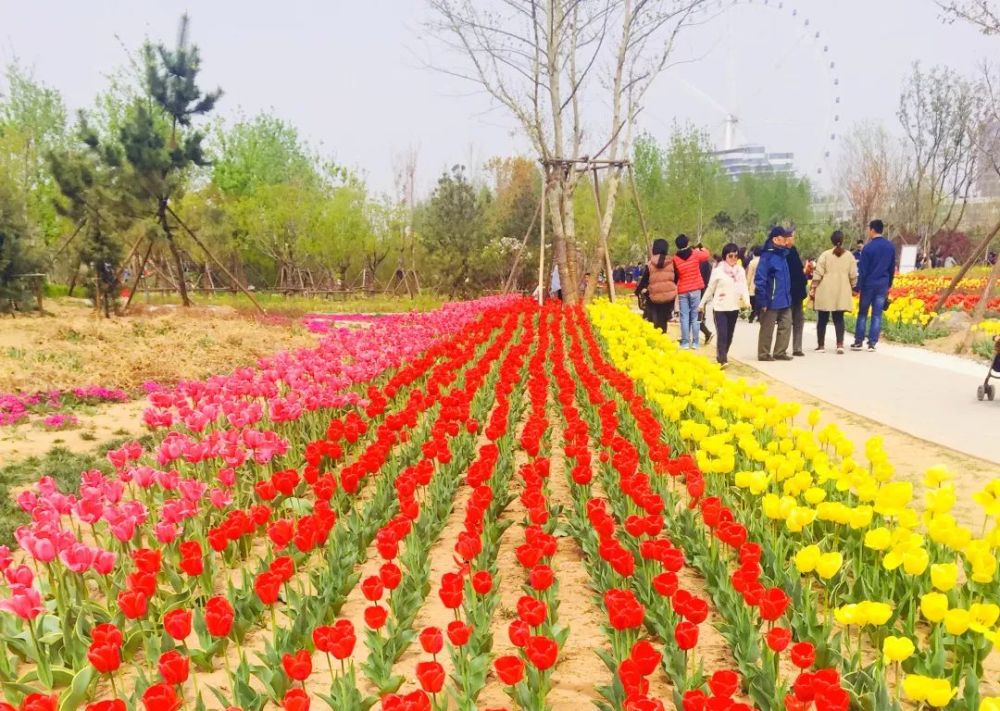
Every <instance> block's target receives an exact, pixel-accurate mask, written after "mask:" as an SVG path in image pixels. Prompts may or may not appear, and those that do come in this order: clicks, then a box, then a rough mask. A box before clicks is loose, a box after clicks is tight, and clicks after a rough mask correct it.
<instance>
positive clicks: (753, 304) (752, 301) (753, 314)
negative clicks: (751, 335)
mask: <svg viewBox="0 0 1000 711" xmlns="http://www.w3.org/2000/svg"><path fill="white" fill-rule="evenodd" d="M755 318H756V319H759V318H760V314H759V313H758V312H757V297H756V296H753V295H751V296H750V315H749V316H747V323H753V320H754V319H755Z"/></svg>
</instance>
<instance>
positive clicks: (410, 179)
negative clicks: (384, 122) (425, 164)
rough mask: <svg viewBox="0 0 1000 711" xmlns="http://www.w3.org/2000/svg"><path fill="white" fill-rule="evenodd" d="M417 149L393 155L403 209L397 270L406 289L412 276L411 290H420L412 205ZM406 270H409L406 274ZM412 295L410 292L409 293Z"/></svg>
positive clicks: (397, 189) (397, 187)
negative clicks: (408, 264)
mask: <svg viewBox="0 0 1000 711" xmlns="http://www.w3.org/2000/svg"><path fill="white" fill-rule="evenodd" d="M418 152H419V151H418V149H417V148H414V147H412V146H411V147H410V148H408V149H407V150H405V151H403V152H402V153H400V154H398V155H396V156H394V158H393V168H394V171H395V183H396V193H397V196H398V198H399V200H400V202H401V203H402V204H403V206H404V209H405V218H404V225H403V241H402V244H401V245H400V255H399V265H398V267H397V272H399V271H402V272H403V279H404V281H405V283H406V288H407V290H409V289H410V282H409V278H408V277H412V278H413V290H414V291H417V292H419V291H420V283H419V281H417V240H416V235H414V233H413V206H414V192H415V190H416V181H417V156H418ZM407 253H409V255H408V256H409V260H410V266H409V268H407V267H405V266H404V264H405V261H406V257H405V256H404V255H406V254H407ZM407 270H408V271H409V272H410V273H409V275H407ZM410 295H411V296H412V295H413V294H412V292H411V294H410Z"/></svg>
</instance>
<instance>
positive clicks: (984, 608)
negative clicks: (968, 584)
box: [969, 602, 1000, 627]
mask: <svg viewBox="0 0 1000 711" xmlns="http://www.w3.org/2000/svg"><path fill="white" fill-rule="evenodd" d="M969 616H970V617H971V618H972V622H973V623H975V624H977V625H982V626H983V627H992V626H993V625H994V624H996V621H997V618H998V617H1000V606H998V605H994V604H993V603H991V602H990V603H981V602H974V603H972V605H970V606H969Z"/></svg>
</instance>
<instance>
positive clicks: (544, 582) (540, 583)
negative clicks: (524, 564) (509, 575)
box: [528, 563, 555, 590]
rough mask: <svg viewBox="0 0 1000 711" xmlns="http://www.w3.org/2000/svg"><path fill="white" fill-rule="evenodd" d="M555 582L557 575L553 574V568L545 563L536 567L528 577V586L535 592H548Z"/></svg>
mask: <svg viewBox="0 0 1000 711" xmlns="http://www.w3.org/2000/svg"><path fill="white" fill-rule="evenodd" d="M554 580H555V574H554V573H553V572H552V568H550V567H549V566H547V565H545V564H544V563H539V564H538V565H536V566H535V567H534V568H532V569H531V573H530V574H529V575H528V584H529V585H531V587H532V588H533V589H534V590H547V589H548V588H549V586H551V585H552V583H553V581H554Z"/></svg>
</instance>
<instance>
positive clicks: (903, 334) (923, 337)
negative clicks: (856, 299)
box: [844, 315, 948, 346]
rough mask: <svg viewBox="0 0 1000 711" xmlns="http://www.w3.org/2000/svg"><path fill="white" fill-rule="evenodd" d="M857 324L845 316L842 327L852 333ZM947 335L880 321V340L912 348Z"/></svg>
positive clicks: (936, 329) (931, 330)
mask: <svg viewBox="0 0 1000 711" xmlns="http://www.w3.org/2000/svg"><path fill="white" fill-rule="evenodd" d="M857 322H858V320H857V318H855V317H854V316H851V315H846V316H845V317H844V326H845V328H846V330H847V332H848V333H851V334H853V333H854V327H855V325H857ZM947 335H948V332H947V331H945V330H944V329H940V328H924V327H922V326H917V325H915V324H908V323H899V322H896V321H890V320H887V319H882V332H881V335H880V338H884V339H885V340H887V341H892V342H893V343H905V344H907V345H912V346H922V345H924V342H925V341H931V340H934V339H935V338H944V337H945V336H947Z"/></svg>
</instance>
